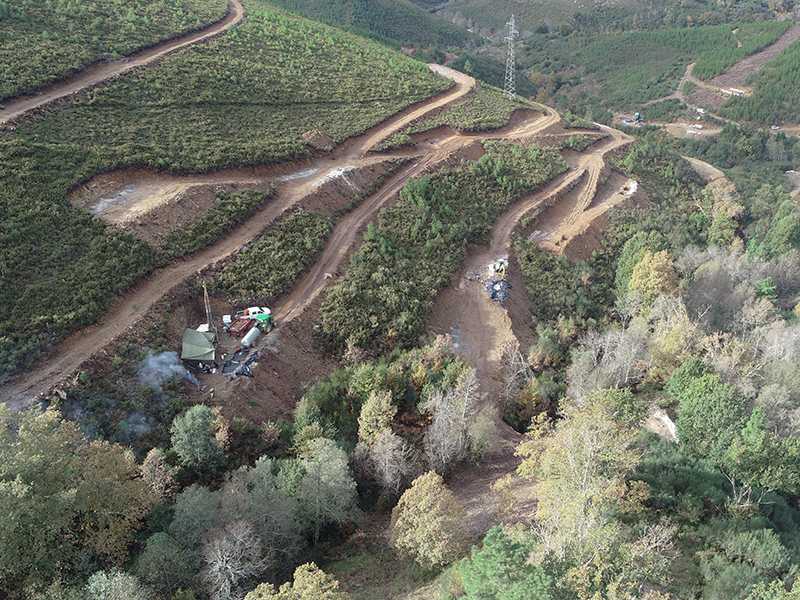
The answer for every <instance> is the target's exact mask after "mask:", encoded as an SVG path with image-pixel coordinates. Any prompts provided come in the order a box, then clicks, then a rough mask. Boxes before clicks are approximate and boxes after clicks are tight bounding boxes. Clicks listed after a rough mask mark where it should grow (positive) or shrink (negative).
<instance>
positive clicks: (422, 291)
mask: <svg viewBox="0 0 800 600" xmlns="http://www.w3.org/2000/svg"><path fill="white" fill-rule="evenodd" d="M484 147H485V149H486V155H484V156H483V157H482V158H481V159H480V160H478V161H476V162H474V163H468V164H465V165H464V166H461V167H458V168H456V169H442V170H441V171H439V172H438V173H437V174H436V175H434V176H428V175H425V176H422V177H419V178H417V179H412V180H410V181H409V182H408V183H407V184H406V186H405V187H404V188H403V190H402V192H401V194H400V201H399V202H398V204H397V205H396V206H394V207H392V208H390V209H387V210H384V211H383V212H382V213H381V215H380V218H379V220H378V222H377V225H376V224H372V223H371V224H370V225H369V228H368V230H367V232H366V234H365V235H364V242H363V244H362V245H361V247H360V248H359V249H358V251H357V252H356V253H355V254H354V255H353V257H352V259H351V266H350V268H349V269H348V271H347V273H346V274H345V275H344V277H343V278H342V279H341V280H340V281H339V282H337V284H336V285H334V286H333V287H332V288H331V290H330V291H329V292H328V297H327V298H326V300H325V302H324V303H323V305H322V308H321V309H320V327H319V329H318V330H316V333H317V336H318V339H319V340H320V342H321V343H322V344H323V346H324V347H325V348H327V349H328V350H331V351H337V352H338V351H343V350H344V349H345V346H346V345H347V344H348V343H352V344H354V345H356V346H358V347H360V348H363V349H367V350H370V351H377V350H380V349H382V350H386V349H390V348H394V347H397V346H399V347H410V346H413V345H416V344H417V343H418V340H419V338H420V337H421V336H422V335H423V334H424V331H425V323H426V316H427V313H428V310H429V305H430V303H431V302H432V301H433V300H434V299H435V298H436V294H437V293H438V291H439V289H440V288H441V287H442V286H443V285H445V284H446V283H447V281H449V279H450V277H451V276H452V274H453V273H454V272H455V269H456V268H457V267H458V265H459V263H460V262H461V260H462V258H463V255H464V248H465V245H466V243H468V242H476V243H481V242H484V241H485V240H486V239H487V236H488V234H489V229H490V227H491V225H492V223H493V222H494V219H495V218H496V217H497V215H499V214H500V213H501V212H502V211H503V210H504V209H505V208H506V206H508V204H509V203H510V202H511V201H513V200H514V199H515V198H516V197H517V196H518V195H519V194H522V193H524V192H526V191H531V190H533V189H535V188H537V187H538V186H540V185H542V184H544V183H545V182H547V181H549V180H550V179H551V178H553V177H555V176H556V175H557V174H558V173H560V172H562V171H564V170H565V169H566V162H565V161H564V159H563V158H562V157H561V155H560V154H559V153H558V151H556V150H554V149H553V148H544V149H538V148H535V147H530V148H525V147H523V146H515V145H513V144H509V143H505V142H486V143H485V144H484Z"/></svg>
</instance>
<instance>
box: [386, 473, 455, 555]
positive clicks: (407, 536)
mask: <svg viewBox="0 0 800 600" xmlns="http://www.w3.org/2000/svg"><path fill="white" fill-rule="evenodd" d="M465 517H466V511H465V510H464V507H463V506H462V505H461V503H460V502H458V501H457V500H456V499H455V497H454V496H453V493H452V492H451V491H450V490H448V489H447V488H446V487H445V485H444V480H443V479H442V478H441V477H440V476H439V475H438V474H437V473H435V472H434V471H429V472H428V473H425V474H424V475H422V476H420V477H417V479H415V480H414V483H413V484H412V485H411V487H410V488H409V489H407V490H406V491H405V492H404V493H403V495H402V496H401V497H400V501H399V502H398V503H397V506H395V508H394V510H393V511H392V524H391V527H390V529H389V534H390V536H391V544H392V546H393V547H394V548H395V549H396V550H397V551H398V552H399V553H400V554H404V555H406V556H410V557H412V558H413V559H414V560H416V561H417V562H418V563H419V564H420V565H421V566H422V567H423V568H425V569H436V568H438V567H441V566H443V565H447V564H450V563H452V562H453V561H454V560H456V559H457V558H458V557H459V556H461V554H462V552H463V551H464V546H465V543H466V537H465V534H464V529H463V522H464V518H465Z"/></svg>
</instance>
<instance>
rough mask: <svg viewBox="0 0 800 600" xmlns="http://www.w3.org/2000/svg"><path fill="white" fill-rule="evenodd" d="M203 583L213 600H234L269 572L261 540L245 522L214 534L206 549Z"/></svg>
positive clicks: (234, 524) (229, 525)
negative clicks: (249, 584) (254, 580)
mask: <svg viewBox="0 0 800 600" xmlns="http://www.w3.org/2000/svg"><path fill="white" fill-rule="evenodd" d="M203 563H204V564H203V571H202V578H203V581H205V582H206V584H207V585H208V589H209V592H210V595H211V598H212V600H231V598H232V594H233V593H235V592H237V591H238V590H239V589H241V587H242V586H243V585H244V584H245V583H247V582H248V581H250V580H251V579H252V578H254V577H256V576H258V575H260V574H261V573H263V572H264V570H265V569H266V566H267V565H266V563H265V561H264V560H263V559H262V555H261V539H260V538H259V537H258V536H257V535H256V534H255V532H254V531H253V529H252V527H250V525H249V524H248V523H247V522H246V521H243V520H242V521H235V522H233V523H228V524H227V525H226V526H225V528H224V529H220V530H216V531H214V532H213V533H212V534H211V536H210V537H209V539H208V541H207V542H206V543H205V545H204V546H203Z"/></svg>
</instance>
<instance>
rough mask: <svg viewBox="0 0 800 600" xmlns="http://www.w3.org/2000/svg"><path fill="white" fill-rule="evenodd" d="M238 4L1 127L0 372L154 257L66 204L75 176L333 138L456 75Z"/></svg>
mask: <svg viewBox="0 0 800 600" xmlns="http://www.w3.org/2000/svg"><path fill="white" fill-rule="evenodd" d="M247 10H248V15H249V16H248V17H247V19H246V20H245V21H244V22H243V23H242V24H241V25H239V26H237V27H236V28H234V30H233V31H231V32H230V33H229V34H228V35H226V36H224V37H222V38H219V39H217V40H214V41H212V42H210V43H209V44H205V45H202V46H198V47H193V48H190V49H187V50H185V51H183V52H181V53H178V54H176V55H173V56H170V57H168V58H167V59H165V60H164V61H163V62H162V63H161V64H160V65H159V66H157V67H153V68H150V69H147V70H145V71H143V72H140V73H137V74H133V75H131V76H129V77H126V78H124V79H122V80H120V81H118V82H117V83H115V84H114V85H112V86H110V87H107V88H102V89H98V90H95V91H93V92H92V93H90V94H87V96H86V97H85V99H84V100H82V101H79V102H75V103H73V104H71V105H70V106H68V107H66V108H64V109H63V110H60V111H58V112H54V113H52V114H51V115H49V116H48V117H47V118H43V119H39V120H36V121H32V122H29V123H26V124H24V125H21V126H19V127H17V128H16V129H15V130H10V129H8V128H7V129H6V131H5V132H4V136H3V137H2V138H1V139H0V197H1V198H2V211H3V215H4V218H3V221H2V223H0V282H2V285H1V286H0V287H1V288H2V292H1V293H0V315H1V316H0V371H7V370H9V369H12V368H16V367H19V366H22V365H25V364H27V365H28V366H30V365H31V364H32V363H31V362H30V361H32V360H33V358H34V356H35V355H36V352H37V351H38V350H40V349H41V348H42V347H49V345H50V344H52V343H53V342H55V341H57V340H59V339H61V338H63V337H64V336H65V335H66V334H68V333H70V332H71V331H74V330H76V329H77V328H79V327H83V326H85V325H87V324H89V323H92V322H93V321H94V320H96V319H97V318H98V317H99V315H100V313H101V312H102V310H103V309H104V308H106V307H107V306H108V305H109V303H110V302H111V300H113V298H114V296H115V295H116V294H118V293H120V292H122V291H123V290H124V289H126V288H127V287H128V286H129V285H131V283H133V282H134V281H136V280H137V279H139V278H140V277H142V276H143V275H144V274H146V273H147V272H149V271H150V270H151V269H152V268H153V267H154V266H155V265H156V264H158V263H159V262H161V261H162V260H164V256H163V255H162V254H160V253H159V252H158V251H156V250H154V249H152V248H149V247H148V246H146V245H145V244H143V243H141V242H137V241H135V240H134V239H133V238H131V237H130V236H129V235H123V234H121V233H119V232H118V231H117V230H115V229H112V228H109V227H107V226H105V225H103V224H102V223H101V222H100V221H99V220H97V219H96V218H94V217H90V216H89V215H87V214H86V213H84V212H82V211H79V210H77V209H74V208H73V207H71V206H70V205H69V202H68V201H67V198H66V192H67V191H68V190H69V189H70V188H71V187H72V186H74V185H75V184H76V183H78V182H80V181H81V180H85V179H86V178H88V177H90V176H91V175H92V174H94V173H97V172H100V171H105V170H109V169H112V168H115V167H121V166H131V167H144V168H150V169H156V170H166V169H170V170H172V171H176V172H180V171H208V170H211V169H215V168H220V167H225V166H233V165H254V164H263V163H271V162H275V161H279V160H286V159H290V158H294V157H298V156H302V155H304V154H305V152H306V149H305V143H304V142H303V140H302V138H301V135H302V133H304V132H306V131H309V130H312V129H320V130H323V131H325V132H326V133H327V134H329V135H330V136H331V137H332V138H333V139H334V140H335V141H336V142H337V143H338V142H341V141H342V140H344V139H345V138H347V137H349V136H352V135H355V134H358V133H361V132H362V131H364V130H365V129H366V128H368V127H370V126H372V125H374V124H375V123H378V122H380V121H381V120H383V119H385V118H386V117H387V116H389V115H391V114H393V113H395V112H397V111H398V110H400V109H402V108H404V107H405V106H408V105H409V104H411V103H413V102H415V101H418V100H421V99H423V98H426V97H428V96H430V95H432V94H435V93H436V92H438V91H441V90H443V89H446V88H447V87H448V86H450V85H452V82H450V81H449V80H445V79H442V78H439V77H436V76H434V75H433V74H432V73H431V72H430V71H429V69H428V68H427V67H426V66H425V65H423V64H421V63H419V62H416V61H413V60H410V59H408V58H406V57H404V56H403V55H400V54H396V53H394V52H392V51H390V50H387V49H386V48H384V47H381V46H378V45H377V44H375V43H373V42H369V41H367V40H364V39H363V38H359V37H356V36H353V35H350V34H346V33H343V32H341V31H339V30H336V29H333V28H330V27H326V26H323V25H319V24H316V23H313V22H310V21H307V20H305V19H302V18H298V17H295V16H293V15H290V14H287V13H285V12H283V11H280V10H278V9H275V8H274V7H271V6H269V5H266V4H264V3H261V2H258V1H257V0H252V1H250V2H248V3H247ZM183 244H184V242H181V243H180V245H181V246H182V247H183ZM193 248H194V247H192V249H193ZM174 251H179V248H177V247H176V248H175V249H173V252H174Z"/></svg>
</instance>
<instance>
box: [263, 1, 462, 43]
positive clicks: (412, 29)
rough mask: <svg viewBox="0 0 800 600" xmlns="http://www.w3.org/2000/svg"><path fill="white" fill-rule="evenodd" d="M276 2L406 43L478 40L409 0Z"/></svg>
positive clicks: (279, 4)
mask: <svg viewBox="0 0 800 600" xmlns="http://www.w3.org/2000/svg"><path fill="white" fill-rule="evenodd" d="M273 3H274V4H277V5H278V6H281V7H283V8H285V9H287V10H291V11H293V12H297V13H300V14H303V15H305V16H307V17H311V18H312V19H319V20H321V21H324V22H326V23H331V24H339V25H347V26H351V27H354V28H356V29H359V30H362V31H366V32H370V33H373V34H377V35H378V36H381V37H384V38H389V39H391V40H395V41H397V42H400V43H403V44H414V45H421V46H430V45H431V44H439V45H443V46H464V45H466V44H469V43H470V42H475V41H476V40H477V37H476V36H473V35H470V33H469V32H468V31H466V30H465V29H463V28H461V27H458V26H456V25H453V24H452V23H448V22H447V21H445V20H444V19H441V18H439V17H437V16H435V15H432V14H430V13H429V12H427V11H425V10H422V9H421V8H419V7H418V6H415V5H414V4H413V3H411V2H410V1H409V0H371V1H368V0H347V1H345V0H334V1H331V0H312V1H308V0H273Z"/></svg>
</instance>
